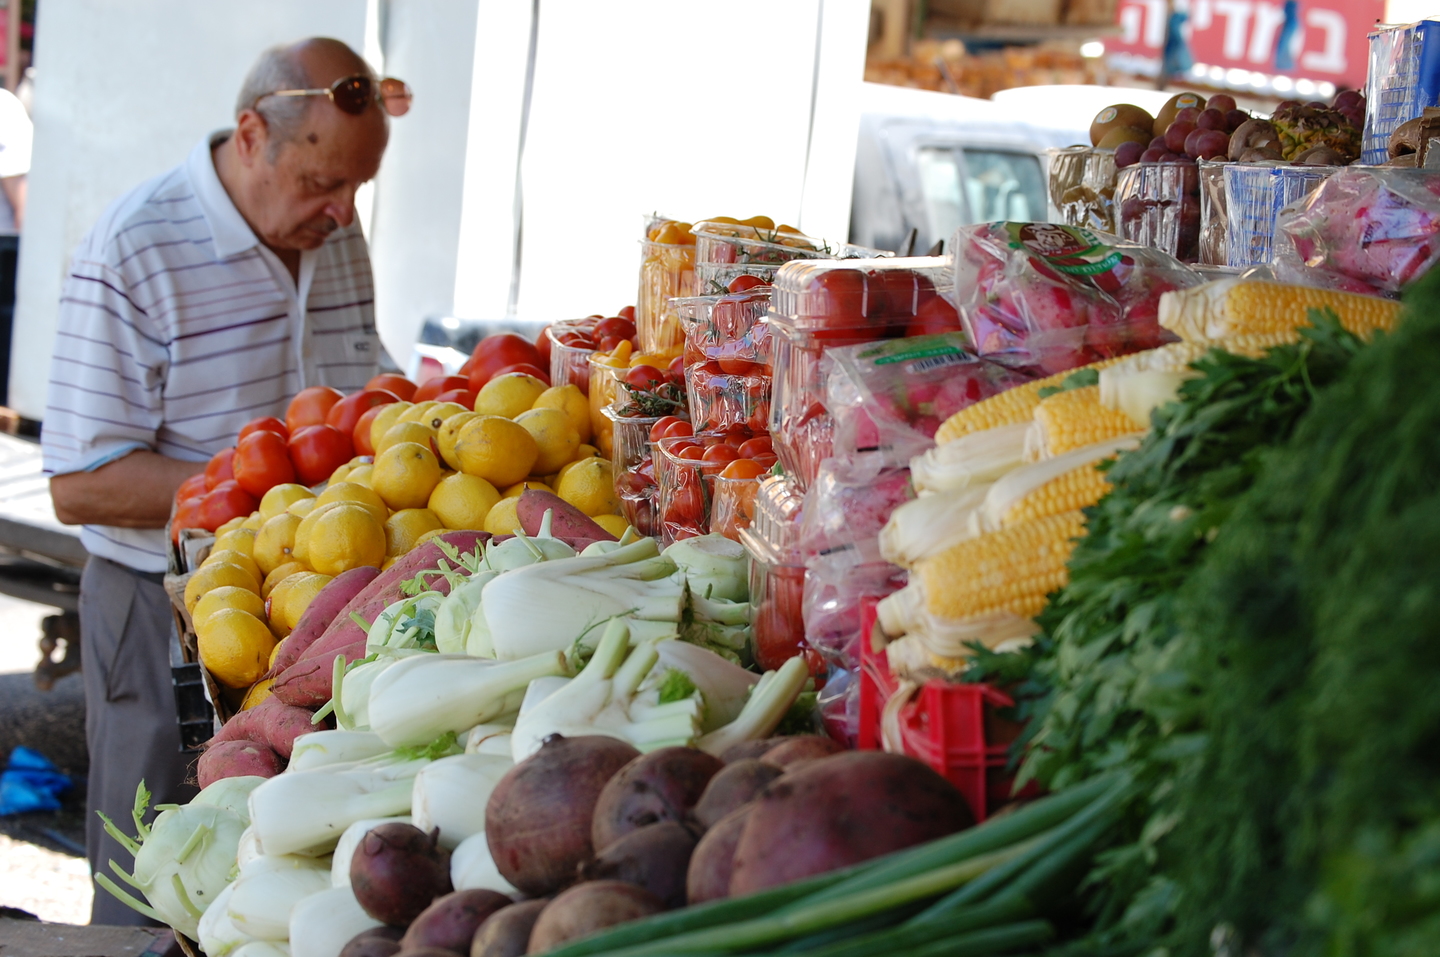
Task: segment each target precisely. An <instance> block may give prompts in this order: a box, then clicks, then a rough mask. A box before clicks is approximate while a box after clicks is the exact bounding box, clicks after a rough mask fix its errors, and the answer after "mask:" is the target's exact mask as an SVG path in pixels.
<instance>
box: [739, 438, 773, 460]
mask: <svg viewBox="0 0 1440 957" xmlns="http://www.w3.org/2000/svg"><path fill="white" fill-rule="evenodd" d="M771 449H772V446H771V444H770V436H768V435H757V436H755V438H753V439H746V440H745V441H744V442H741V443H740V457H741V458H742V459H753V458H754V457H755V456H757V455H764V454H765V453H767V452H769V451H771Z"/></svg>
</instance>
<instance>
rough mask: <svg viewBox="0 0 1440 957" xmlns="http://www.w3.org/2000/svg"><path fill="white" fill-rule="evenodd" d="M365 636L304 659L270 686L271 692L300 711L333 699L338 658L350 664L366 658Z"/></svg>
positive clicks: (289, 668)
mask: <svg viewBox="0 0 1440 957" xmlns="http://www.w3.org/2000/svg"><path fill="white" fill-rule="evenodd" d="M365 654H366V652H365V636H364V635H363V634H362V635H361V636H360V640H359V641H356V642H353V643H352V644H348V645H345V646H344V647H343V648H337V649H335V650H334V651H331V652H329V653H327V654H325V655H317V656H315V657H313V658H301V659H300V660H299V661H297V662H295V663H294V664H293V665H291V666H290V667H288V668H286V669H285V670H284V671H283V672H282V673H281V674H280V675H279V676H278V677H277V678H276V679H275V683H274V684H272V685H271V686H270V693H271V694H272V695H273V696H274V697H275V698H277V699H279V700H280V701H283V702H285V703H286V704H289V705H295V706H296V707H300V708H314V707H317V706H319V705H321V704H324V703H325V702H326V701H329V700H330V684H331V681H332V680H333V679H334V677H335V670H334V669H335V659H336V657H338V656H340V655H343V656H344V657H345V660H346V661H356V660H358V659H360V658H364V657H365Z"/></svg>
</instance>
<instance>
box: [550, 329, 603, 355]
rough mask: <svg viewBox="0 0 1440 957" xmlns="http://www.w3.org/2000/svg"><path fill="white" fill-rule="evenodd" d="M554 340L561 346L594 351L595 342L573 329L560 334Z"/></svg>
mask: <svg viewBox="0 0 1440 957" xmlns="http://www.w3.org/2000/svg"><path fill="white" fill-rule="evenodd" d="M556 338H558V339H559V340H560V344H561V345H562V346H570V347H572V348H575V349H589V350H591V351H592V352H593V351H594V350H595V340H593V339H591V338H590V337H589V336H587V335H584V334H582V333H579V332H576V331H574V330H573V329H572V330H571V331H569V332H562V333H560V335H559V336H557V337H556Z"/></svg>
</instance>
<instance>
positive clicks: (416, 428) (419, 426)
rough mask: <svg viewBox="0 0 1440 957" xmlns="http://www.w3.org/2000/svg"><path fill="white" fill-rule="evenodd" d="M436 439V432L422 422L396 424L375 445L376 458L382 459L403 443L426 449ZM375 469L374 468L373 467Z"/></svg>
mask: <svg viewBox="0 0 1440 957" xmlns="http://www.w3.org/2000/svg"><path fill="white" fill-rule="evenodd" d="M433 438H435V430H434V429H432V428H431V427H430V426H429V425H428V424H425V423H422V422H396V423H395V424H394V425H392V426H390V430H389V431H388V432H386V433H385V434H384V435H382V436H380V441H379V442H376V443H375V458H377V459H378V458H380V456H381V455H383V454H384V453H385V450H386V449H388V448H390V447H391V446H394V445H399V444H400V443H401V442H414V443H415V444H417V445H423V446H425V447H426V448H429V446H430V440H431V439H433ZM372 467H373V466H372Z"/></svg>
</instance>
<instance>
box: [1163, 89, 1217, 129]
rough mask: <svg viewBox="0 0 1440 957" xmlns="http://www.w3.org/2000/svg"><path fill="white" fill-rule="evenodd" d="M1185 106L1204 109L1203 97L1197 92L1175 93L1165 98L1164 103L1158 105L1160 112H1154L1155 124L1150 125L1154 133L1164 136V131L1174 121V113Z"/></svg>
mask: <svg viewBox="0 0 1440 957" xmlns="http://www.w3.org/2000/svg"><path fill="white" fill-rule="evenodd" d="M1187 106H1193V107H1195V109H1197V110H1203V109H1205V97H1203V96H1201V95H1200V94H1199V93H1176V94H1175V95H1174V96H1172V97H1170V99H1168V100H1166V101H1165V105H1164V106H1162V107H1160V112H1159V113H1156V114H1155V124H1154V126H1152V127H1151V129H1152V130H1153V131H1154V133H1155V135H1156V136H1164V135H1165V131H1166V130H1168V129H1169V128H1170V124H1171V123H1173V122H1175V114H1176V113H1179V112H1180V111H1181V110H1183V109H1185V107H1187Z"/></svg>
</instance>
